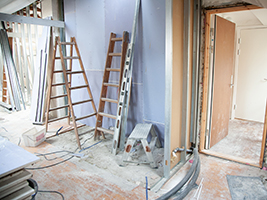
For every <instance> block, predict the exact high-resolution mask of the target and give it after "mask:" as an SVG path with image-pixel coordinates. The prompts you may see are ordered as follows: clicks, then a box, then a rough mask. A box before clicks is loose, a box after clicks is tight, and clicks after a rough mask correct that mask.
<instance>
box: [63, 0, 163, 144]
mask: <svg viewBox="0 0 267 200" xmlns="http://www.w3.org/2000/svg"><path fill="white" fill-rule="evenodd" d="M64 4H65V5H64V9H65V22H66V38H67V40H69V37H71V36H75V37H76V40H77V42H78V46H79V49H80V52H81V55H82V59H83V63H84V66H85V69H86V73H87V77H88V80H89V83H90V87H91V90H92V92H93V97H94V101H95V103H96V106H97V107H98V101H99V97H100V90H101V84H102V76H103V71H104V66H105V60H106V51H107V47H108V42H109V36H110V32H114V33H116V34H117V36H121V35H122V33H123V31H128V32H129V33H130V36H131V31H132V24H133V16H134V10H135V0H127V1H126V0H65V1H64ZM140 11H141V12H140V15H139V21H138V29H137V38H136V44H135V57H134V65H133V79H132V83H133V84H132V91H131V100H130V108H129V115H128V123H127V134H130V133H131V131H132V129H133V128H134V126H135V124H136V123H153V124H154V126H155V128H156V130H157V131H158V133H159V135H160V138H161V140H162V139H163V138H164V136H163V135H164V108H165V102H164V99H165V96H164V95H165V1H161V0H145V1H142V4H141V10H140ZM115 49H116V50H117V51H120V49H119V46H115ZM113 64H116V65H118V64H119V60H113ZM110 79H111V80H112V81H113V82H116V81H118V79H117V77H116V76H114V75H113V74H112V75H111V78H110ZM81 81H82V79H81V78H80V77H78V76H77V77H74V78H73V81H72V82H73V84H78V83H82V82H81ZM117 92H118V91H117V90H112V91H110V92H109V94H108V95H109V96H110V97H113V98H115V97H116V96H117V95H118V93H117ZM85 96H86V93H85V92H82V90H81V91H80V92H77V93H76V94H73V95H72V98H73V101H77V100H78V99H81V98H84V97H85ZM90 108H91V106H90V104H87V105H85V106H80V107H75V114H76V116H80V115H85V114H86V113H88V112H90ZM106 109H108V112H109V113H113V114H116V106H114V105H113V106H112V105H111V104H110V105H107V106H106ZM114 121H115V120H111V119H104V125H103V126H104V127H106V128H108V127H109V126H114ZM82 122H83V123H86V124H87V125H90V126H95V119H86V120H84V121H82Z"/></svg>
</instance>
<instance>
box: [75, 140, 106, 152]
mask: <svg viewBox="0 0 267 200" xmlns="http://www.w3.org/2000/svg"><path fill="white" fill-rule="evenodd" d="M100 142H102V140H100V141H99V142H97V143H95V144H92V145H91V146H89V147H85V148H83V149H81V150H80V151H79V153H81V152H82V151H84V150H86V149H89V148H91V147H93V146H95V145H97V144H98V143H100Z"/></svg>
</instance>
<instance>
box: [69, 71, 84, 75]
mask: <svg viewBox="0 0 267 200" xmlns="http://www.w3.org/2000/svg"><path fill="white" fill-rule="evenodd" d="M83 72H84V71H72V72H71V71H68V72H67V74H80V73H83Z"/></svg>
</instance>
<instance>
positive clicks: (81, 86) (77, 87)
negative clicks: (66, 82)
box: [69, 85, 88, 90]
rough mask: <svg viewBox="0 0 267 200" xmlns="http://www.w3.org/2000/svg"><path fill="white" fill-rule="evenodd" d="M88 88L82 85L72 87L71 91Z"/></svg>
mask: <svg viewBox="0 0 267 200" xmlns="http://www.w3.org/2000/svg"><path fill="white" fill-rule="evenodd" d="M85 87H88V85H80V86H75V87H70V88H69V89H70V90H75V89H80V88H85Z"/></svg>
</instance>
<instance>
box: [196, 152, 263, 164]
mask: <svg viewBox="0 0 267 200" xmlns="http://www.w3.org/2000/svg"><path fill="white" fill-rule="evenodd" d="M201 153H204V154H207V155H210V156H214V157H218V158H222V159H226V160H231V161H234V162H238V163H242V164H246V165H251V166H254V167H260V165H259V163H256V162H255V161H253V160H250V159H246V158H240V157H236V156H232V155H227V154H223V153H219V152H214V151H211V150H202V151H201Z"/></svg>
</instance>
